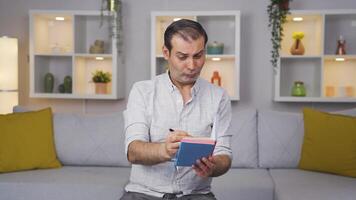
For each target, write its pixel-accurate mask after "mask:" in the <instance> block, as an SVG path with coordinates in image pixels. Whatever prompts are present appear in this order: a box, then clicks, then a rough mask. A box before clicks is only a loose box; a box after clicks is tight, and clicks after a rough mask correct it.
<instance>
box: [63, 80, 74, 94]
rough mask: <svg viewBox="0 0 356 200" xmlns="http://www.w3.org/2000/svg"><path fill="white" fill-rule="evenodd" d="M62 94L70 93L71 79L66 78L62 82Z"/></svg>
mask: <svg viewBox="0 0 356 200" xmlns="http://www.w3.org/2000/svg"><path fill="white" fill-rule="evenodd" d="M63 85H64V93H72V77H71V76H66V77H64V81H63Z"/></svg>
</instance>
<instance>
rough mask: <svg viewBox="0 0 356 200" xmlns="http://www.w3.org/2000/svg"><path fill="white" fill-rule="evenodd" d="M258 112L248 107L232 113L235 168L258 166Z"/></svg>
mask: <svg viewBox="0 0 356 200" xmlns="http://www.w3.org/2000/svg"><path fill="white" fill-rule="evenodd" d="M256 122H257V113H256V110H255V109H247V110H242V111H237V112H234V113H232V123H231V126H230V129H229V132H231V133H232V139H231V149H232V153H233V160H232V163H231V166H232V167H233V168H257V167H258V152H257V123H256Z"/></svg>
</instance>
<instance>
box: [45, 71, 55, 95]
mask: <svg viewBox="0 0 356 200" xmlns="http://www.w3.org/2000/svg"><path fill="white" fill-rule="evenodd" d="M53 86H54V76H53V74H52V73H47V74H46V75H45V78H44V89H45V93H52V92H53Z"/></svg>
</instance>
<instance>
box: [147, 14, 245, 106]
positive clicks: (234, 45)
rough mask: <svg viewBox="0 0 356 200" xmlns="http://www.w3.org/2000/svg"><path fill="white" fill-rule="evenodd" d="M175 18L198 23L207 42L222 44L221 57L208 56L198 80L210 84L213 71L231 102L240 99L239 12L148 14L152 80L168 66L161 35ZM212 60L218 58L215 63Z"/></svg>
mask: <svg viewBox="0 0 356 200" xmlns="http://www.w3.org/2000/svg"><path fill="white" fill-rule="evenodd" d="M175 18H185V19H191V20H195V21H198V22H199V23H200V24H202V26H203V27H204V29H205V30H206V32H207V34H208V38H209V41H208V43H209V42H213V41H218V42H222V43H224V54H219V55H211V54H207V56H206V62H205V66H204V67H203V70H202V72H201V75H200V76H201V77H202V78H204V79H206V80H208V81H209V82H210V78H211V77H212V75H213V71H218V72H219V74H220V77H221V82H222V83H221V87H223V88H224V89H225V90H226V91H227V93H228V94H229V96H230V99H231V100H239V99H240V12H239V11H155V12H152V13H151V77H152V78H153V77H155V76H156V75H158V74H161V73H165V72H166V69H167V67H168V66H167V62H166V60H165V59H164V57H163V55H162V46H163V38H164V37H163V36H164V31H165V30H166V28H167V27H168V25H169V24H171V23H172V22H173V20H174V19H175ZM213 58H220V60H219V61H214V60H213Z"/></svg>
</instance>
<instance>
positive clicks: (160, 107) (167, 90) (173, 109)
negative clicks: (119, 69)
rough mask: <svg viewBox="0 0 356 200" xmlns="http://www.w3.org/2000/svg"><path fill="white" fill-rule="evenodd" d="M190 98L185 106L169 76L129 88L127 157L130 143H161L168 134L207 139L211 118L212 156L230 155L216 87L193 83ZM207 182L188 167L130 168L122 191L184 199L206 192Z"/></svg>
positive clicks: (227, 111)
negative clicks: (214, 140) (180, 132)
mask: <svg viewBox="0 0 356 200" xmlns="http://www.w3.org/2000/svg"><path fill="white" fill-rule="evenodd" d="M191 94H192V98H191V99H190V100H189V101H188V102H186V103H185V104H184V102H183V98H182V95H181V93H180V91H179V90H178V88H177V87H176V86H175V85H173V83H172V82H171V80H170V78H169V75H168V73H165V74H161V75H159V76H156V77H155V78H154V79H153V80H148V81H141V82H137V83H135V84H134V86H133V88H132V90H131V92H130V96H129V100H128V103H127V109H126V110H125V111H124V117H125V136H126V141H125V142H126V143H125V144H126V148H125V150H126V154H127V148H128V145H129V144H130V143H131V142H132V141H134V140H141V141H146V142H164V140H165V138H166V136H167V134H169V129H170V128H172V129H176V130H183V131H186V132H187V133H188V134H190V135H192V136H197V137H210V134H211V129H212V124H213V121H214V118H215V117H216V120H217V121H218V123H217V124H218V126H217V127H216V133H217V137H216V138H217V143H216V146H215V150H214V155H218V154H225V155H228V156H230V157H231V156H232V153H231V148H230V139H231V134H230V133H228V128H229V126H230V121H231V105H230V100H229V97H228V95H227V93H226V92H225V91H224V90H223V89H222V88H220V87H217V86H215V85H212V84H210V83H209V82H207V81H205V80H203V79H201V78H198V79H197V81H196V83H195V84H194V86H193V87H192V90H191ZM210 184H211V178H202V177H199V176H197V175H196V173H195V172H194V170H193V169H192V168H191V167H177V168H176V167H174V163H173V162H164V163H160V164H157V165H152V166H145V165H135V164H134V165H132V168H131V176H130V182H129V184H128V185H127V186H126V188H125V189H126V191H131V192H140V193H145V194H148V195H152V196H157V197H162V196H163V194H164V193H176V194H179V195H187V194H194V193H208V192H210Z"/></svg>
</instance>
